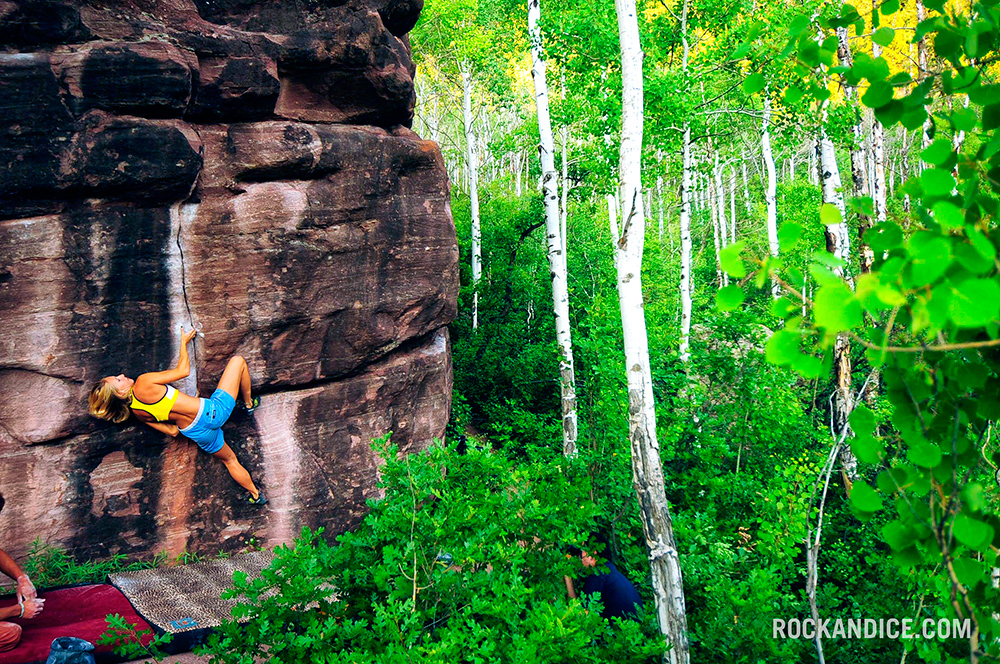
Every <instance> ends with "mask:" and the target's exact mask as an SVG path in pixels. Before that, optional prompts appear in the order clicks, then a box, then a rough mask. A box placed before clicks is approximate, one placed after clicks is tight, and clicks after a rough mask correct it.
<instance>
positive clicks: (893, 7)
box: [878, 0, 899, 16]
mask: <svg viewBox="0 0 1000 664" xmlns="http://www.w3.org/2000/svg"><path fill="white" fill-rule="evenodd" d="M878 10H879V12H880V13H881V14H882V15H883V16H889V15H890V14H895V13H896V12H898V11H899V0H883V1H882V4H881V5H880V6H879V8H878Z"/></svg>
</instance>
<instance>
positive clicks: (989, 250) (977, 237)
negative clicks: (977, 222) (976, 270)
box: [967, 227, 997, 261]
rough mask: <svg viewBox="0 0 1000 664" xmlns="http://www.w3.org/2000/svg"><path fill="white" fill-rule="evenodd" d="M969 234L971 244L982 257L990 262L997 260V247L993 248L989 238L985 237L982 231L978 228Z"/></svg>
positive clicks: (969, 231)
mask: <svg viewBox="0 0 1000 664" xmlns="http://www.w3.org/2000/svg"><path fill="white" fill-rule="evenodd" d="M967 232H968V234H969V242H971V243H972V246H973V247H974V248H975V250H976V251H977V252H978V253H979V255H980V256H982V257H983V258H984V259H986V260H988V261H992V260H993V259H994V258H996V255H997V249H996V247H994V246H993V243H992V242H990V240H989V238H987V237H986V236H985V235H983V232H982V231H980V230H979V229H978V228H975V227H972V228H970V229H969V230H968V231H967Z"/></svg>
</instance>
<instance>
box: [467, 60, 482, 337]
mask: <svg viewBox="0 0 1000 664" xmlns="http://www.w3.org/2000/svg"><path fill="white" fill-rule="evenodd" d="M462 119H463V121H464V124H465V146H466V161H467V165H468V173H469V175H468V181H469V209H470V210H471V215H472V285H473V288H475V287H477V286H478V285H479V277H480V276H481V275H482V272H483V249H482V231H481V229H480V227H479V157H478V154H477V153H476V134H475V132H474V131H473V128H472V74H471V72H469V71H467V70H466V71H463V72H462ZM478 327H479V293H478V292H476V293H474V294H473V295H472V329H473V330H475V329H476V328H478Z"/></svg>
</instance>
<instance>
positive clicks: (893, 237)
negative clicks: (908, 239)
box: [865, 221, 903, 251]
mask: <svg viewBox="0 0 1000 664" xmlns="http://www.w3.org/2000/svg"><path fill="white" fill-rule="evenodd" d="M865 242H867V243H868V246H869V247H871V248H872V251H889V250H890V249H895V248H896V247H898V246H899V245H901V244H903V229H901V228H900V227H899V226H897V225H896V224H895V223H893V222H891V221H883V222H882V223H880V224H876V225H875V226H873V227H871V228H869V229H868V230H867V231H865Z"/></svg>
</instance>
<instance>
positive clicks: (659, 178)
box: [656, 175, 673, 251]
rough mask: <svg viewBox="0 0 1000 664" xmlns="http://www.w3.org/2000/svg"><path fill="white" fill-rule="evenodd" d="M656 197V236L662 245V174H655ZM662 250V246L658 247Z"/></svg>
mask: <svg viewBox="0 0 1000 664" xmlns="http://www.w3.org/2000/svg"><path fill="white" fill-rule="evenodd" d="M656 199H657V201H658V202H659V205H658V208H659V210H658V211H659V224H658V234H657V238H658V240H659V243H660V245H661V247H662V245H663V176H662V175H661V176H657V178H656ZM670 242H671V249H673V236H671V240H670ZM660 251H662V248H661V249H660Z"/></svg>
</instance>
